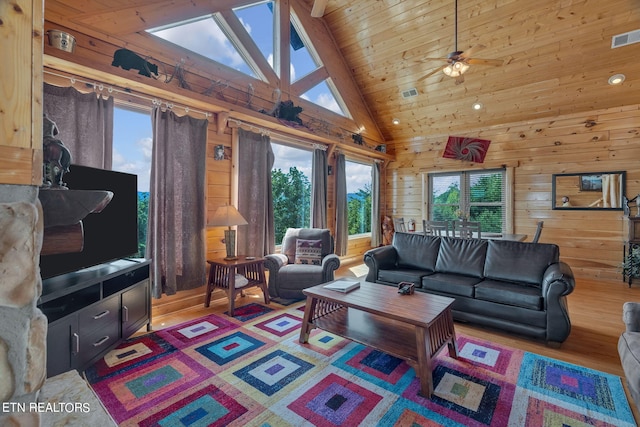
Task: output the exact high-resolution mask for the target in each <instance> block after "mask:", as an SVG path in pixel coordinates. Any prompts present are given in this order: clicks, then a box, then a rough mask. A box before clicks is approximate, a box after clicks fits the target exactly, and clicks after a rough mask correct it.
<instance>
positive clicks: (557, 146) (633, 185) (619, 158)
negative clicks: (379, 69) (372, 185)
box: [382, 105, 640, 280]
mask: <svg viewBox="0 0 640 427" xmlns="http://www.w3.org/2000/svg"><path fill="white" fill-rule="evenodd" d="M639 126H640V105H630V106H625V107H620V108H613V109H607V110H597V111H593V112H586V113H581V114H571V115H565V116H558V117H553V118H548V119H537V120H531V121H526V122H517V123H507V124H504V125H497V126H491V127H488V128H482V127H478V128H477V129H474V130H470V131H467V132H464V133H463V134H462V135H459V136H470V137H479V138H483V139H489V140H491V145H490V147H489V151H488V153H487V156H486V158H485V162H484V164H470V163H465V162H461V161H457V160H450V159H443V158H442V152H443V150H444V146H445V144H446V140H447V136H448V135H433V136H429V137H425V138H423V139H420V140H419V141H396V142H395V143H394V144H393V149H394V150H395V154H396V161H393V162H391V163H390V164H389V166H388V168H387V171H386V174H385V191H386V196H387V197H386V198H383V200H385V199H386V200H387V203H386V204H385V206H384V207H383V208H382V211H383V212H386V214H387V215H391V216H403V217H405V219H406V218H414V219H416V220H419V219H422V175H423V174H424V173H427V172H432V171H445V170H450V171H453V170H465V169H477V168H491V167H500V166H501V165H505V164H507V165H514V166H515V189H514V190H515V191H514V201H515V208H514V213H513V214H514V226H515V232H516V233H526V234H528V235H529V239H530V238H531V237H532V236H533V234H534V233H535V228H536V223H537V222H538V221H544V229H543V232H542V236H541V239H540V241H541V242H549V243H556V244H558V245H559V246H560V256H561V258H562V259H563V260H565V261H566V262H568V263H569V265H571V267H572V269H573V271H574V273H575V274H576V276H583V277H591V278H596V279H597V278H608V279H618V280H621V275H620V273H619V271H618V269H617V266H618V264H619V263H620V262H621V260H622V257H623V240H624V236H623V221H624V218H623V215H622V212H621V211H578V210H575V211H569V210H552V209H551V175H552V174H555V173H573V172H601V171H618V170H625V171H627V182H626V185H627V189H626V195H627V197H629V198H632V197H635V195H637V194H638V193H640V127H639ZM456 136H458V135H457V134H456Z"/></svg>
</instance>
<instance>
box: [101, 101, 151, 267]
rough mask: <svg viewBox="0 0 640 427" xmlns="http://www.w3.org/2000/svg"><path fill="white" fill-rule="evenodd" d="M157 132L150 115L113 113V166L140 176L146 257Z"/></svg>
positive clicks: (141, 231)
mask: <svg viewBox="0 0 640 427" xmlns="http://www.w3.org/2000/svg"><path fill="white" fill-rule="evenodd" d="M152 143H153V131H152V129H151V117H150V112H139V111H134V110H129V109H124V108H119V107H116V108H115V109H114V112H113V166H112V168H111V169H113V170H115V171H119V172H127V173H132V174H136V175H138V255H137V256H139V257H144V256H145V250H146V245H147V213H148V210H149V179H150V176H151V147H152Z"/></svg>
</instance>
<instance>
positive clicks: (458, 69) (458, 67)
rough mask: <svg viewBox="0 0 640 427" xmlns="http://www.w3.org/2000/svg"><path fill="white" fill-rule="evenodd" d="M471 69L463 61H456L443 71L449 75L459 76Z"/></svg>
mask: <svg viewBox="0 0 640 427" xmlns="http://www.w3.org/2000/svg"><path fill="white" fill-rule="evenodd" d="M468 69H469V65H467V64H465V63H464V62H461V61H455V62H453V63H451V64H449V65H447V66H446V67H444V68H443V69H442V72H443V73H445V74H446V75H447V76H449V77H459V76H461V75H462V74H464V73H466V72H467V70H468Z"/></svg>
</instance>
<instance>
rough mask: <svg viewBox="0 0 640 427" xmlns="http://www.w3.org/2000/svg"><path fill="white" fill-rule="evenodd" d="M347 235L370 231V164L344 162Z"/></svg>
mask: <svg viewBox="0 0 640 427" xmlns="http://www.w3.org/2000/svg"><path fill="white" fill-rule="evenodd" d="M345 170H346V175H347V209H348V213H347V221H348V229H349V236H353V235H357V234H366V233H371V172H372V168H371V165H365V164H363V163H356V162H352V161H346V162H345Z"/></svg>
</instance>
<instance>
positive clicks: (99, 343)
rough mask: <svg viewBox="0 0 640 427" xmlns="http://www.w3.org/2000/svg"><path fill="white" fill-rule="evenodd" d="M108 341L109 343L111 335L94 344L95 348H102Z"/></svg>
mask: <svg viewBox="0 0 640 427" xmlns="http://www.w3.org/2000/svg"><path fill="white" fill-rule="evenodd" d="M107 341H109V335H105V336H104V337H102V338H100V340H99V341H96V342H94V343H93V346H94V347H100V346H101V345H102V344H104V343H106V342H107Z"/></svg>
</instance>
